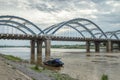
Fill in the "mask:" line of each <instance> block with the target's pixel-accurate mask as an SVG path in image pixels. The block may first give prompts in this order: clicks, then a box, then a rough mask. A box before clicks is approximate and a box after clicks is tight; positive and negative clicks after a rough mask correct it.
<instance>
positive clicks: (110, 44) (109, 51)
mask: <svg viewBox="0 0 120 80" xmlns="http://www.w3.org/2000/svg"><path fill="white" fill-rule="evenodd" d="M112 47H113V43H112V42H111V41H110V40H108V41H107V45H106V49H107V52H108V53H111V52H112Z"/></svg>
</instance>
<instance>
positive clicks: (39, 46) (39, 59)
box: [37, 40, 43, 65]
mask: <svg viewBox="0 0 120 80" xmlns="http://www.w3.org/2000/svg"><path fill="white" fill-rule="evenodd" d="M42 43H43V41H41V40H37V65H42Z"/></svg>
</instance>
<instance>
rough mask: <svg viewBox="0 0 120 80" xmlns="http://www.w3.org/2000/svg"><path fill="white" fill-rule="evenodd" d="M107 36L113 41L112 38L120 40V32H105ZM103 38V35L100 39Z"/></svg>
mask: <svg viewBox="0 0 120 80" xmlns="http://www.w3.org/2000/svg"><path fill="white" fill-rule="evenodd" d="M105 34H106V35H107V37H108V38H109V39H112V38H115V39H117V40H120V36H119V35H120V30H116V31H108V32H105ZM101 37H103V35H102V34H101V35H100V36H99V38H101Z"/></svg>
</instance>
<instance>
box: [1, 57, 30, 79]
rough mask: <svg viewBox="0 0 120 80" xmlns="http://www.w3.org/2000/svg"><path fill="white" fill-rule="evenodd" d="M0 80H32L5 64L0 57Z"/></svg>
mask: <svg viewBox="0 0 120 80" xmlns="http://www.w3.org/2000/svg"><path fill="white" fill-rule="evenodd" d="M0 80H32V78H30V77H28V76H27V75H25V74H23V73H22V72H21V71H19V70H17V69H15V68H14V67H13V66H10V65H9V64H7V63H6V61H5V60H4V58H2V57H1V56H0Z"/></svg>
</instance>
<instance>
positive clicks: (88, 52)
mask: <svg viewBox="0 0 120 80" xmlns="http://www.w3.org/2000/svg"><path fill="white" fill-rule="evenodd" d="M86 52H87V56H90V41H86Z"/></svg>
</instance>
